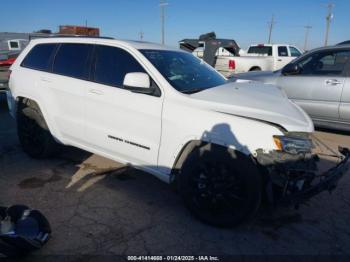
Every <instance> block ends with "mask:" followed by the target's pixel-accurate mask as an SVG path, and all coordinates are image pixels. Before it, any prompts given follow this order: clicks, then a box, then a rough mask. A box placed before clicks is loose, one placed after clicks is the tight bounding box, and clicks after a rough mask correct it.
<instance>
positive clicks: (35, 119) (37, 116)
mask: <svg viewBox="0 0 350 262" xmlns="http://www.w3.org/2000/svg"><path fill="white" fill-rule="evenodd" d="M17 134H18V138H19V141H20V144H21V146H22V148H23V151H24V152H25V153H27V154H28V155H29V156H30V157H33V158H45V157H49V156H52V155H53V154H54V153H56V152H57V150H58V148H59V145H58V143H57V142H56V141H55V139H54V138H53V136H52V135H51V133H50V130H49V128H48V126H47V124H46V121H45V119H44V117H43V115H42V113H41V111H40V108H39V106H38V105H37V104H36V103H35V102H34V101H32V100H29V99H23V100H21V101H20V102H19V103H18V108H17Z"/></svg>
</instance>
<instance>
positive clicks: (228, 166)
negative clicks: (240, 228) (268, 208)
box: [178, 144, 262, 227]
mask: <svg viewBox="0 0 350 262" xmlns="http://www.w3.org/2000/svg"><path fill="white" fill-rule="evenodd" d="M178 190H179V192H180V194H181V196H182V198H183V200H184V202H185V204H186V206H187V207H188V208H189V210H190V211H191V213H192V214H193V215H194V216H195V217H197V218H198V219H199V220H201V221H203V222H205V223H207V224H210V225H213V226H219V227H233V226H236V225H238V224H239V223H241V222H243V221H244V220H246V219H249V218H250V217H252V216H253V215H254V214H255V213H256V211H257V210H258V208H259V206H260V202H261V195H262V177H261V174H260V173H259V171H258V169H257V168H256V166H255V165H254V163H253V162H252V160H251V159H249V158H248V157H247V156H245V155H244V154H242V153H240V152H236V151H233V150H227V148H224V147H222V146H218V145H214V144H203V145H201V146H198V147H197V148H195V149H194V150H193V151H192V152H191V153H190V155H189V156H188V157H187V159H186V160H185V161H184V163H183V165H182V168H181V171H180V173H179V175H178Z"/></svg>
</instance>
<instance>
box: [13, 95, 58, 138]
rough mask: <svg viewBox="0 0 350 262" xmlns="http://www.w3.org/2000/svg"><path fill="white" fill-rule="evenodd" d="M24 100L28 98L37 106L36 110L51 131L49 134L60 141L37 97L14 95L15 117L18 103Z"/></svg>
mask: <svg viewBox="0 0 350 262" xmlns="http://www.w3.org/2000/svg"><path fill="white" fill-rule="evenodd" d="M25 100H29V101H31V102H33V103H34V104H35V105H36V106H37V108H38V110H39V111H40V113H41V114H42V117H43V119H44V121H45V123H46V125H47V128H48V130H49V131H50V132H51V134H52V135H53V137H54V138H55V140H56V142H59V143H62V142H61V139H60V138H59V137H58V136H57V134H56V133H57V132H55V128H54V127H53V126H52V123H51V121H49V117H48V114H47V112H46V110H45V107H44V106H43V105H42V104H41V103H39V102H38V100H37V99H35V98H33V97H31V96H27V95H17V96H16V97H14V101H15V112H14V115H15V116H16V118H17V111H18V107H19V105H20V103H21V102H23V101H25Z"/></svg>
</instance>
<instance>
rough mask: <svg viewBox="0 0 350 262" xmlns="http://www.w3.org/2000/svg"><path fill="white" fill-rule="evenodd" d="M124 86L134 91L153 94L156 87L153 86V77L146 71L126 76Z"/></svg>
mask: <svg viewBox="0 0 350 262" xmlns="http://www.w3.org/2000/svg"><path fill="white" fill-rule="evenodd" d="M123 86H124V88H125V89H127V90H130V91H131V92H134V93H141V94H153V93H154V91H155V89H154V88H152V87H151V78H150V77H149V75H148V74H146V73H141V72H133V73H128V74H126V75H125V77H124V82H123Z"/></svg>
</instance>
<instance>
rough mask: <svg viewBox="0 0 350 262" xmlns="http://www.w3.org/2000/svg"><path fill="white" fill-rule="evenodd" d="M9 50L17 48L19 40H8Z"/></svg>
mask: <svg viewBox="0 0 350 262" xmlns="http://www.w3.org/2000/svg"><path fill="white" fill-rule="evenodd" d="M9 45H10V50H17V49H19V41H10V42H9Z"/></svg>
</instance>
